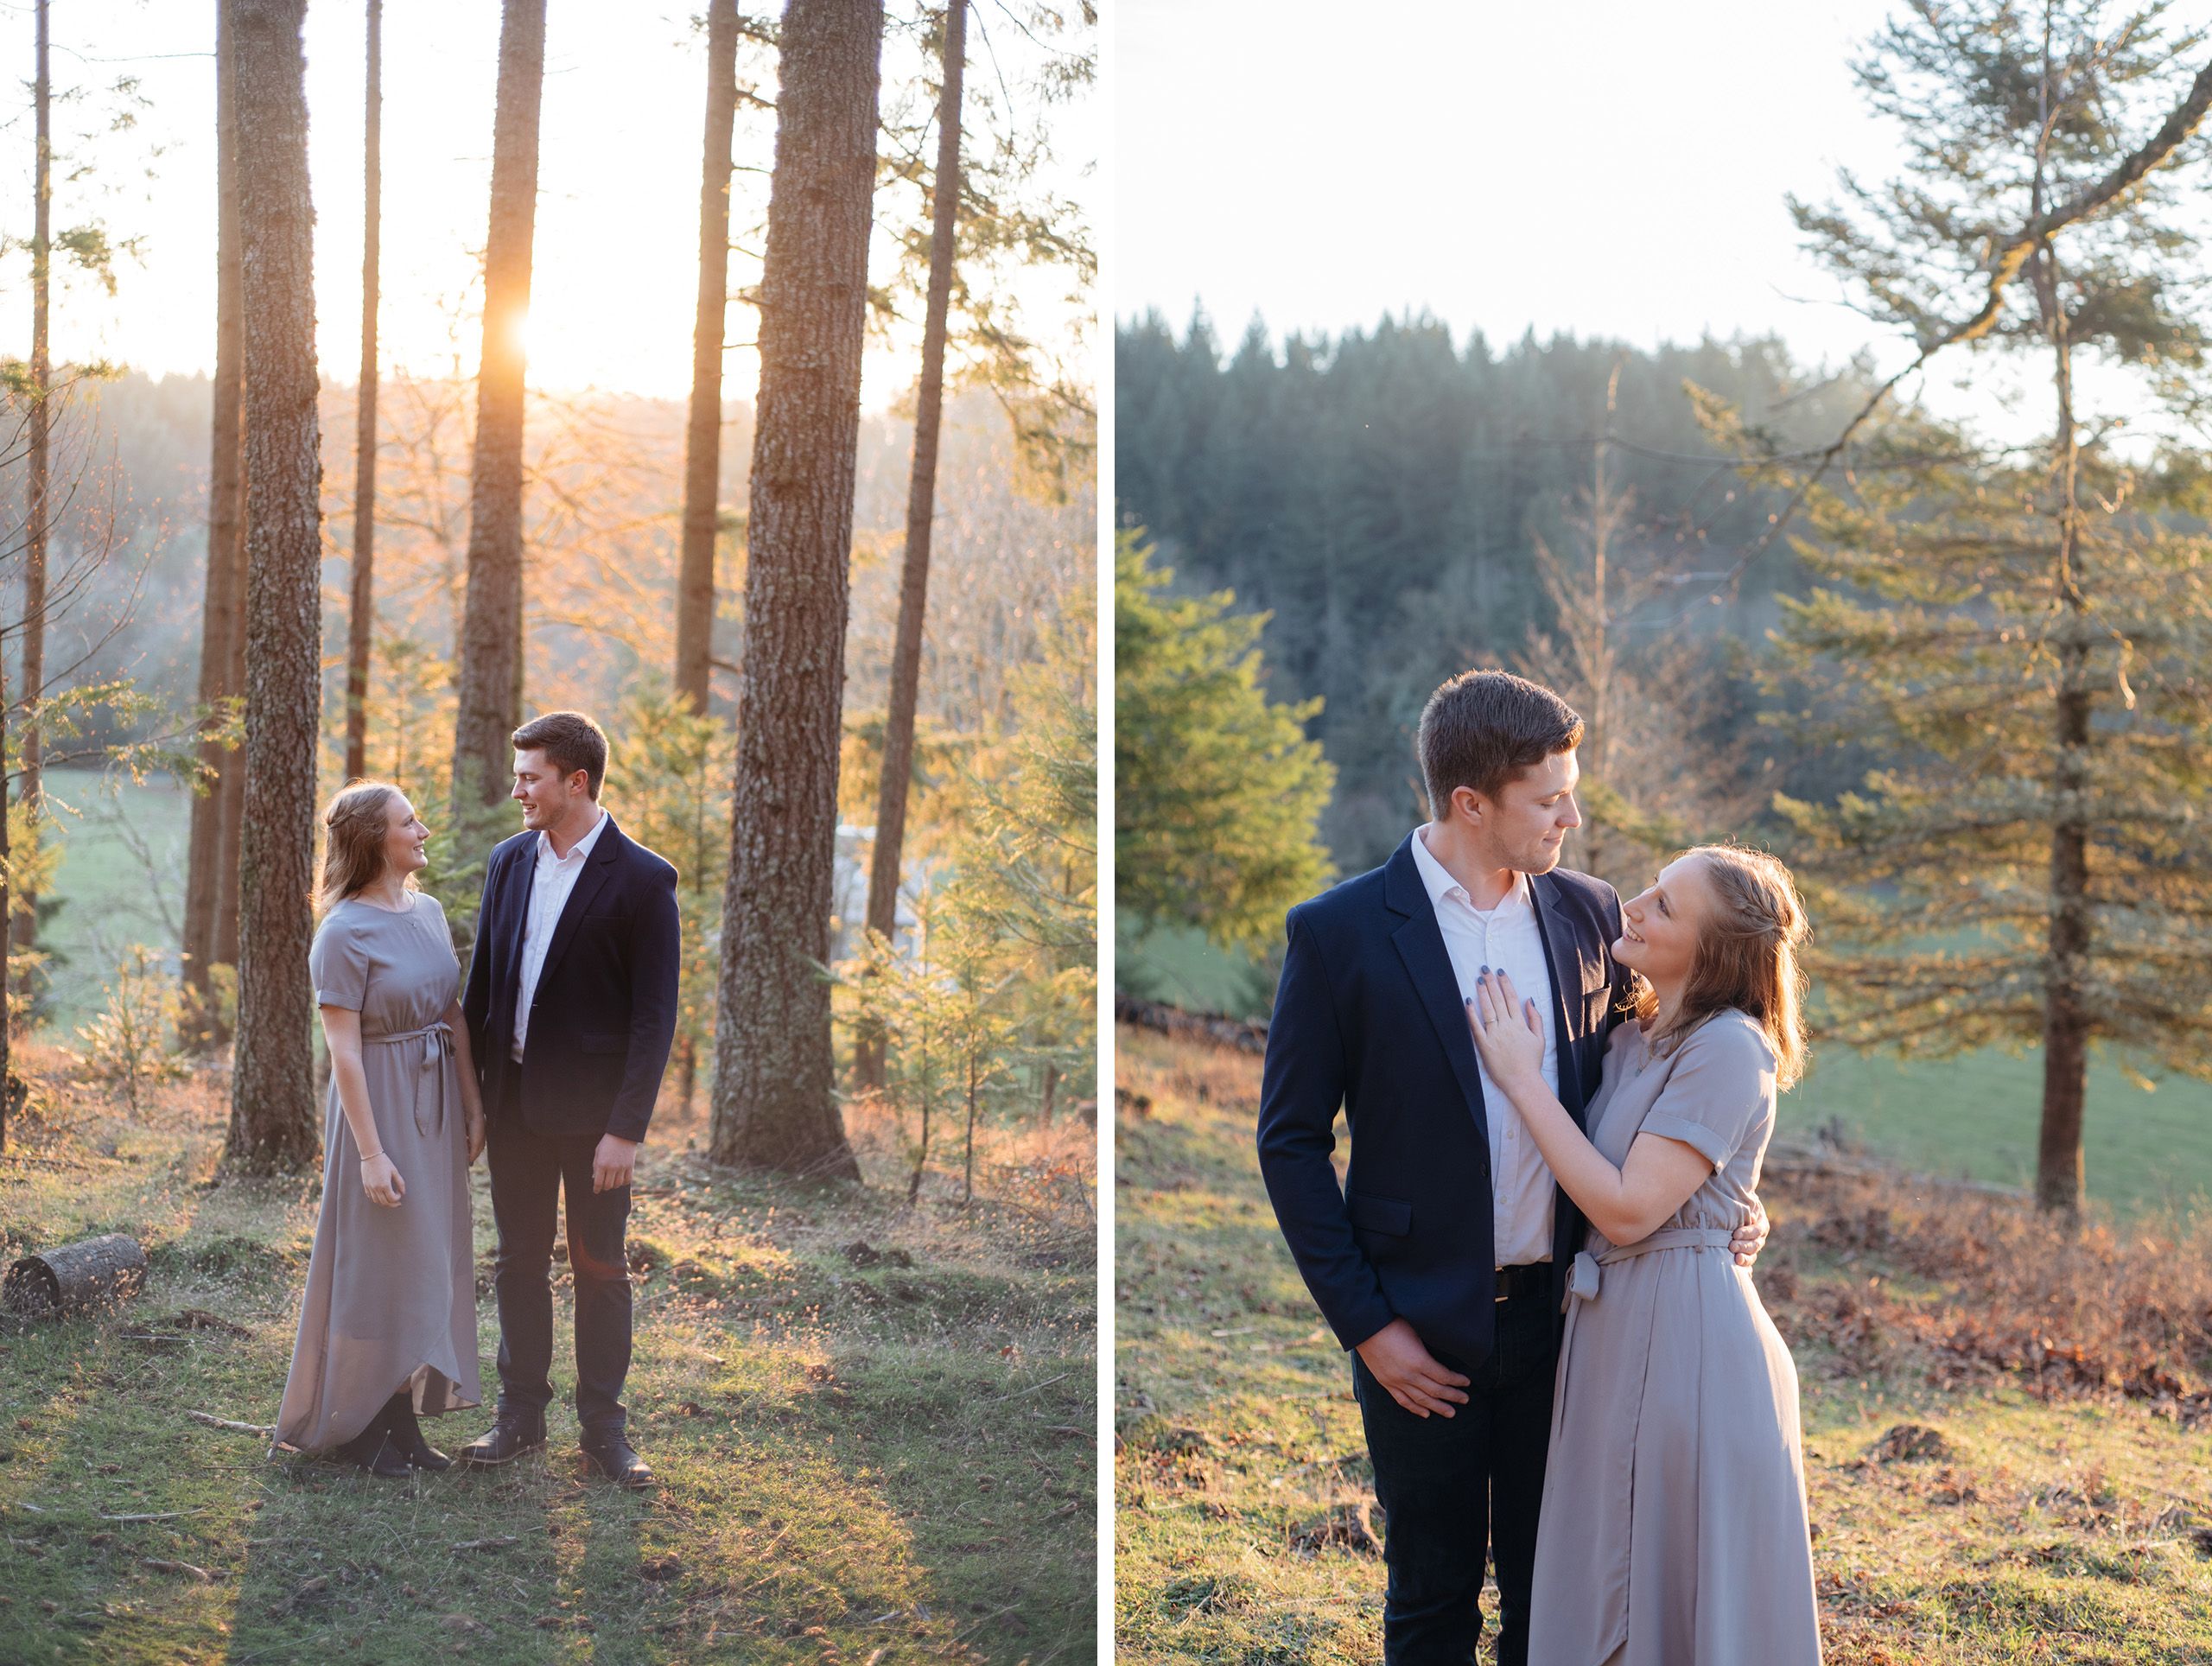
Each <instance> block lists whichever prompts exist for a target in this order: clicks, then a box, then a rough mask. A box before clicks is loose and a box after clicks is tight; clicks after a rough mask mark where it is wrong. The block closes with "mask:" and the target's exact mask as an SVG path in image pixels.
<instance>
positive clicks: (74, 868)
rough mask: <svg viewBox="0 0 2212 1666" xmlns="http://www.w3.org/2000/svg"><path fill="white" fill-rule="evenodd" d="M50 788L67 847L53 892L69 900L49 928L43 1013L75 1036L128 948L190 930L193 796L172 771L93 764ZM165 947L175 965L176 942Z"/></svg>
mask: <svg viewBox="0 0 2212 1666" xmlns="http://www.w3.org/2000/svg"><path fill="white" fill-rule="evenodd" d="M46 792H47V796H48V798H50V799H52V800H54V804H55V816H56V819H57V823H58V825H57V828H56V830H55V833H54V836H56V837H58V839H59V841H60V845H61V862H60V868H59V870H58V871H57V872H56V873H55V874H54V893H53V894H54V898H55V899H57V900H59V901H60V904H61V906H60V908H59V909H58V910H56V911H55V912H54V914H53V916H52V917H51V918H50V919H48V920H47V921H46V923H45V925H44V926H43V928H42V929H41V932H40V934H39V947H40V948H41V950H43V951H45V952H46V953H47V954H48V956H49V957H50V958H49V960H48V965H47V971H46V976H47V980H48V983H47V990H46V994H45V997H44V999H43V1000H42V1002H41V1005H40V1008H39V1011H38V1014H37V1018H38V1021H39V1022H40V1023H41V1025H42V1026H43V1027H45V1028H46V1029H47V1030H48V1032H49V1033H52V1034H54V1035H56V1036H58V1037H60V1038H62V1039H63V1040H73V1038H74V1036H75V1034H76V1029H77V1026H79V1024H86V1023H90V1022H91V1021H92V1018H93V1016H94V1015H95V1014H98V1013H99V1011H100V1009H101V1008H103V1007H104V1006H105V1005H106V1002H107V997H106V989H105V986H106V984H107V982H108V981H109V980H110V979H111V978H112V977H113V976H114V975H115V968H116V963H117V962H118V960H119V959H120V958H121V957H122V955H123V952H124V950H126V949H128V948H129V947H130V945H131V944H134V943H152V944H170V945H173V944H175V943H176V942H177V941H178V940H179V938H181V935H182V932H181V925H180V921H181V919H182V917H183V912H184V859H185V843H186V837H187V835H188V833H189V831H190V829H191V821H192V799H191V796H190V795H189V794H188V793H187V792H185V790H184V789H183V788H182V787H181V786H179V785H177V784H176V783H175V781H173V780H170V779H168V778H167V777H154V778H149V779H147V780H146V781H144V782H143V783H142V784H139V785H131V784H130V783H129V782H128V781H124V782H123V783H122V784H120V785H115V784H112V783H111V782H110V781H109V780H108V779H107V778H106V777H105V776H104V775H103V774H102V773H100V772H99V771H98V770H90V769H52V770H48V772H47V773H46ZM164 952H165V953H166V954H167V955H168V964H169V965H171V966H174V965H175V951H174V948H169V949H167V950H165V951H164Z"/></svg>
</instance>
